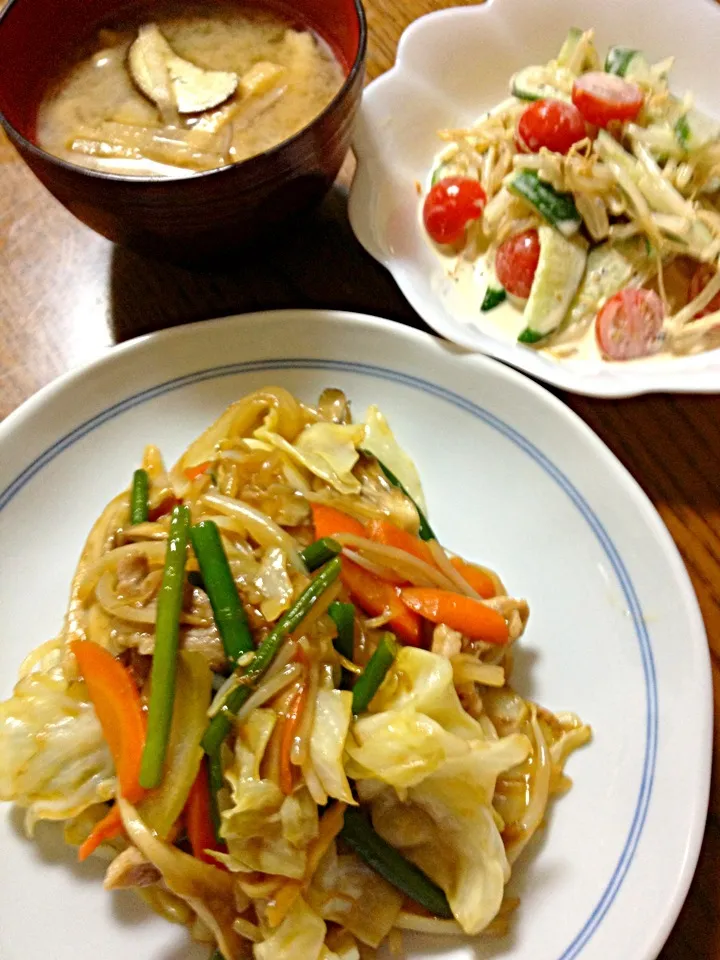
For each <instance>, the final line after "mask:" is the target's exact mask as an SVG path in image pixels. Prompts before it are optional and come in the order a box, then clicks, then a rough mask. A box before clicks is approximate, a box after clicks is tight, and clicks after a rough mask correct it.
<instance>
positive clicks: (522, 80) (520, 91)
mask: <svg viewBox="0 0 720 960" xmlns="http://www.w3.org/2000/svg"><path fill="white" fill-rule="evenodd" d="M565 72H567V71H565ZM553 80H554V75H553V72H552V71H551V70H549V69H548V67H545V66H543V67H525V68H524V69H523V70H519V71H518V72H517V73H516V74H514V76H513V78H512V80H511V81H510V92H511V93H512V95H513V96H514V97H517V98H518V100H548V99H550V100H564V101H565V103H570V97H568V95H567V94H566V93H563V91H562V90H561V89H560V87H559V86H558V84H557V83H554V82H553ZM568 86H569V87H570V86H572V77H570V79H569V83H568Z"/></svg>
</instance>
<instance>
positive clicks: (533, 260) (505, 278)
mask: <svg viewBox="0 0 720 960" xmlns="http://www.w3.org/2000/svg"><path fill="white" fill-rule="evenodd" d="M539 259H540V240H539V238H538V232H537V230H526V231H525V232H524V233H516V234H515V236H513V237H508V239H507V240H506V241H505V242H504V243H501V244H500V246H499V247H498V251H497V253H496V254H495V273H496V275H497V278H498V280H499V281H500V283H501V284H502V285H503V286H504V287H505V289H506V290H507V292H508V293H511V294H512V295H513V296H514V297H522V298H523V299H527V298H528V297H529V296H530V288H531V287H532V282H533V278H534V277H535V271H536V270H537V265H538V260H539Z"/></svg>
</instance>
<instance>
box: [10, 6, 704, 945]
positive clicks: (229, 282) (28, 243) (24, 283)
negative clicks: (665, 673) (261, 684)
mask: <svg viewBox="0 0 720 960" xmlns="http://www.w3.org/2000/svg"><path fill="white" fill-rule="evenodd" d="M453 2H454V3H455V4H457V2H458V0H366V4H367V7H368V19H369V25H370V47H369V59H368V71H369V77H370V78H371V79H372V78H373V77H376V76H377V75H378V74H380V73H382V72H383V71H384V70H386V69H387V68H388V67H389V66H390V65H391V63H392V62H393V59H394V55H395V47H396V44H397V40H398V37H399V36H400V33H401V32H402V30H403V29H404V28H405V27H406V26H407V24H408V23H409V22H410V21H411V20H413V19H415V18H416V17H418V16H420V15H421V14H424V13H427V12H428V11H430V10H433V9H437V8H438V7H442V6H450V5H452V3H453ZM0 5H2V3H1V0H0ZM350 174H351V163H350V161H349V162H348V164H347V165H346V169H345V170H344V171H343V174H342V175H341V178H340V181H339V185H338V186H337V187H336V188H335V189H334V190H333V192H332V194H331V195H330V196H329V197H328V199H327V201H326V202H325V204H324V205H323V207H322V209H321V210H320V211H319V212H318V214H317V215H316V216H314V218H313V220H312V222H311V223H310V225H309V226H308V228H307V229H306V230H303V232H302V233H301V234H300V235H297V236H294V237H290V238H289V239H287V241H286V242H285V243H284V245H283V247H282V249H280V250H278V249H276V250H275V251H274V255H273V258H272V262H271V263H268V262H263V260H262V257H261V256H260V257H258V258H256V259H254V260H252V261H251V262H241V263H233V264H232V265H230V266H226V267H223V268H218V269H216V270H212V271H205V272H190V271H188V270H184V269H180V268H177V267H168V266H167V265H163V264H159V263H156V262H154V261H152V260H147V259H143V258H142V257H140V256H138V255H136V254H134V253H130V252H128V251H126V250H121V249H118V248H115V247H113V246H112V244H110V243H109V242H107V241H106V240H104V239H102V238H101V237H98V236H96V235H95V234H93V233H92V232H91V231H90V230H88V229H87V228H86V227H84V226H82V225H81V224H80V223H78V222H77V221H76V220H74V219H73V217H71V216H70V214H69V213H67V212H66V211H65V210H64V209H63V208H62V207H60V205H59V204H57V203H56V202H55V201H54V200H53V199H52V198H51V197H50V196H49V195H48V194H47V193H46V192H45V190H44V189H43V188H42V187H41V186H40V185H39V184H38V183H37V182H36V181H35V179H34V178H33V177H32V175H31V174H30V172H29V171H28V170H27V169H26V168H25V167H24V166H23V164H22V163H21V162H20V161H19V160H18V158H17V156H16V155H15V153H14V151H13V150H12V148H11V147H10V146H9V145H8V144H7V142H6V141H4V140H1V139H0V419H1V418H3V417H4V416H6V415H7V414H8V413H10V411H11V410H13V409H14V408H15V407H16V406H18V405H19V404H20V403H22V402H23V400H25V399H26V398H27V397H29V396H30V395H31V394H33V393H35V391H36V390H38V389H39V388H40V387H42V386H43V385H44V384H46V383H48V382H49V381H50V380H52V379H53V378H54V377H56V376H58V374H61V373H63V372H64V371H65V370H68V369H70V368H72V367H75V366H78V365H80V364H83V363H86V362H87V361H89V360H92V359H93V358H95V357H97V356H99V355H100V354H102V353H103V351H105V350H107V349H108V348H110V347H111V346H112V345H113V344H114V343H118V342H120V341H122V340H128V339H130V338H131V337H136V336H138V335H139V334H143V333H148V332H149V331H152V330H159V329H161V328H163V327H168V326H174V325H176V324H181V323H186V322H188V321H191V320H200V319H204V318H208V317H215V316H223V315H226V314H233V313H243V312H246V311H249V310H257V309H261V308H273V307H297V306H317V307H336V308H342V309H350V310H359V311H363V312H366V313H375V314H379V315H381V316H385V317H390V318H392V319H394V320H398V321H401V322H404V323H410V324H412V325H413V326H416V327H419V328H421V329H425V324H424V323H423V321H422V320H420V318H419V317H418V316H417V315H416V314H415V313H414V311H413V310H412V309H411V308H410V307H409V306H408V305H407V303H405V301H404V300H403V298H402V296H401V295H400V293H399V291H398V290H397V288H396V287H395V284H394V283H393V281H392V280H391V279H390V277H389V276H388V275H387V274H386V273H385V271H384V270H383V269H382V268H381V267H379V266H378V265H377V264H375V263H374V261H372V260H371V259H370V258H369V257H368V256H367V255H366V254H365V253H364V251H363V250H362V249H361V248H360V246H359V244H358V243H357V241H356V240H355V239H354V237H353V235H352V233H351V231H350V228H349V226H348V223H347V217H346V184H347V182H348V180H349V177H350ZM329 264H332V269H331V270H329V269H328V265H329ZM563 399H564V400H565V401H566V402H567V403H568V404H569V405H570V406H571V407H572V408H573V409H574V410H575V411H577V413H579V414H580V416H582V417H583V418H584V419H585V420H586V421H587V422H588V423H589V424H590V426H591V427H592V428H593V429H594V430H595V431H596V432H597V433H598V434H599V435H600V436H601V437H602V438H603V440H604V441H605V442H606V443H607V444H608V446H609V447H610V448H611V449H612V450H613V451H614V452H615V453H616V454H617V456H618V457H619V458H620V460H622V462H623V463H624V464H625V465H626V466H627V467H628V469H629V470H630V472H631V473H632V474H633V476H634V477H635V478H636V479H637V480H638V482H639V483H640V485H641V486H642V487H643V488H644V490H645V491H646V493H647V494H648V496H649V497H650V499H651V500H652V501H653V503H654V504H655V506H656V507H657V509H658V510H659V512H660V514H661V516H662V518H663V520H664V521H665V523H666V524H667V526H668V528H669V529H670V532H671V534H672V535H673V537H674V539H675V542H676V543H677V545H678V548H679V549H680V552H681V553H682V555H683V558H684V560H685V563H686V564H687V567H688V569H689V571H690V575H691V577H692V580H693V584H694V586H695V590H696V591H697V595H698V597H699V600H700V606H701V607H702V612H703V616H704V618H705V624H706V627H707V632H708V637H709V642H710V649H711V651H712V654H713V681H714V685H715V691H716V696H717V697H720V660H719V659H718V658H720V397H662V396H659V397H658V396H656V397H644V398H641V399H636V400H620V401H601V400H589V399H586V398H582V397H573V396H564V397H563ZM677 641H678V659H679V660H681V658H682V644H683V637H678V638H677ZM717 724H718V721H716V726H717ZM718 742H719V741H718V740H717V738H716V748H717V743H718ZM716 767H717V763H716ZM719 817H720V778H716V779H715V781H714V783H713V791H712V800H711V812H710V816H709V820H708V825H707V830H706V834H705V842H704V845H703V850H702V855H701V857H700V864H699V867H698V871H697V874H696V876H695V880H694V882H693V885H692V889H691V891H690V895H689V897H688V900H687V902H686V904H685V907H684V908H683V911H682V914H681V915H680V919H679V920H678V923H677V925H676V927H675V929H674V931H673V933H672V935H671V937H670V940H669V941H668V944H667V946H666V947H665V948H664V950H663V952H662V954H661V956H662V957H663V958H664V960H684V958H690V957H694V958H713V960H718V958H720V909H718V908H719V907H720V885H719V884H718V882H717V877H718V875H720V819H719ZM610 960H612V958H610Z"/></svg>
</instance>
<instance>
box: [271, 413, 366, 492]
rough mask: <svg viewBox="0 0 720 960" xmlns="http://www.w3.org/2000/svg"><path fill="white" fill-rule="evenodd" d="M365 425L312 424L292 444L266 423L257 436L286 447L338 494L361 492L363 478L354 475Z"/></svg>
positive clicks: (275, 445) (292, 455)
mask: <svg viewBox="0 0 720 960" xmlns="http://www.w3.org/2000/svg"><path fill="white" fill-rule="evenodd" d="M364 432H365V428H364V426H363V425H362V424H340V423H326V422H324V421H321V422H319V423H311V424H308V425H307V426H306V427H305V429H304V430H302V431H301V433H300V435H299V436H298V437H297V438H296V439H295V442H294V443H289V442H288V441H287V440H285V439H284V438H283V437H281V436H280V435H279V434H277V433H274V432H273V431H272V430H269V429H268V428H267V427H266V426H265V425H263V426H261V427H259V428H258V429H257V430H256V431H255V434H254V436H255V437H256V438H257V439H258V440H263V441H265V442H266V443H270V444H272V446H273V447H276V448H277V449H279V450H283V451H284V452H285V453H286V454H287V455H288V456H289V457H291V458H292V459H293V460H294V461H295V462H296V463H299V464H300V465H301V466H303V467H305V469H306V470H309V471H310V473H312V474H314V475H315V476H316V477H320V479H321V480H324V481H325V482H326V483H329V484H330V486H332V487H334V488H335V489H336V490H337V491H338V493H343V494H352V493H359V492H360V481H359V480H358V479H357V477H355V476H354V475H353V472H352V470H353V467H354V466H355V464H356V463H357V461H358V458H359V454H358V451H357V448H358V446H360V444H361V443H362V439H363V436H364Z"/></svg>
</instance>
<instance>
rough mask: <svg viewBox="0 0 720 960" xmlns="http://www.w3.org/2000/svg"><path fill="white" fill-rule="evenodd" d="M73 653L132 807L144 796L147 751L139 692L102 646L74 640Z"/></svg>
mask: <svg viewBox="0 0 720 960" xmlns="http://www.w3.org/2000/svg"><path fill="white" fill-rule="evenodd" d="M70 649H71V650H72V652H73V653H74V655H75V658H76V660H77V662H78V666H79V668H80V673H81V674H82V676H83V679H84V680H85V683H86V684H87V688H88V691H89V693H90V699H91V700H92V702H93V706H94V707H95V713H96V714H97V717H98V720H99V721H100V726H101V727H102V731H103V736H104V737H105V740H106V741H107V744H108V746H109V748H110V753H111V754H112V757H113V760H114V761H115V772H116V774H117V778H118V784H119V787H120V795H121V796H123V797H125V799H126V800H129V801H130V803H137V802H138V801H139V800H141V799H142V798H143V796H144V795H145V790H144V789H143V788H142V787H141V786H140V780H139V777H140V764H141V761H142V754H143V750H144V748H145V715H144V714H143V709H142V703H141V701H140V694H139V693H138V689H137V687H136V686H135V683H134V682H133V679H132V677H131V675H130V674H129V673H128V671H127V670H126V669H125V667H124V666H123V665H122V664H121V663H120V661H119V660H116V659H115V657H113V655H112V654H111V653H109V652H108V651H107V650H105V648H104V647H101V646H100V645H99V644H97V643H93V642H92V641H90V640H74V641H73V642H72V643H71V644H70Z"/></svg>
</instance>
